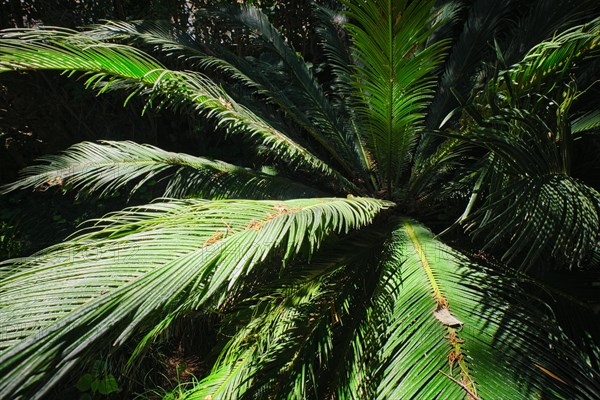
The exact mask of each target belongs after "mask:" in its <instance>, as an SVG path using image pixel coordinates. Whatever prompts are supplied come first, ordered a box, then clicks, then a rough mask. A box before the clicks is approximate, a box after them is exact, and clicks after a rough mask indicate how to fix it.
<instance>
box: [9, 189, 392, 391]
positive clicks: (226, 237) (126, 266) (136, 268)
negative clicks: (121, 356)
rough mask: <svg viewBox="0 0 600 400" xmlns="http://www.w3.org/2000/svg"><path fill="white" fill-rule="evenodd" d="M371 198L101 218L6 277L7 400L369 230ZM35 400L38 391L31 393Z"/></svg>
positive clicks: (230, 204)
mask: <svg viewBox="0 0 600 400" xmlns="http://www.w3.org/2000/svg"><path fill="white" fill-rule="evenodd" d="M387 205H388V203H384V202H382V201H379V200H373V199H362V198H355V199H310V200H291V201H287V202H284V201H263V202H258V201H249V200H239V201H201V200H190V201H173V202H167V203H157V204H153V205H148V206H145V207H142V208H134V209H129V210H126V211H124V212H120V213H115V214H113V215H109V216H107V217H105V218H102V219H100V220H99V221H98V222H97V224H96V226H95V227H94V228H93V230H92V231H91V232H90V233H83V234H81V235H79V236H75V237H73V238H72V239H70V240H68V241H66V242H64V243H62V244H59V245H56V246H54V247H51V248H49V249H47V250H45V251H43V252H41V253H39V254H37V255H35V256H33V257H31V258H28V259H24V260H16V261H13V262H10V263H9V264H5V265H4V268H3V270H2V271H1V274H2V275H1V280H0V294H1V296H0V307H1V308H2V310H3V312H2V316H1V320H0V322H1V323H0V327H2V329H3V332H2V335H0V336H1V337H2V342H1V347H2V352H1V353H0V370H1V371H2V373H1V374H0V376H1V378H0V388H1V394H2V396H3V397H15V396H17V395H21V396H24V395H25V394H26V393H28V394H29V395H32V397H29V398H40V397H41V396H42V395H43V394H44V393H45V392H46V391H47V390H49V389H50V388H51V387H52V386H54V385H55V384H56V383H57V381H59V380H60V378H61V377H63V376H64V375H65V374H66V373H67V372H68V371H69V370H71V369H72V368H73V367H74V366H76V365H77V363H78V362H79V361H80V360H81V357H83V356H84V355H85V354H88V352H89V351H92V350H93V349H98V348H99V347H100V348H102V347H104V346H106V344H107V343H112V344H113V345H115V346H118V345H120V344H122V343H123V342H124V341H126V340H127V339H128V338H129V337H130V336H131V335H132V334H133V333H140V332H143V331H144V330H148V329H149V328H148V327H152V326H153V325H154V324H157V323H159V321H160V320H161V319H162V318H164V316H165V315H168V314H170V313H172V312H176V311H177V312H184V311H186V310H191V309H197V308H199V307H205V308H206V307H209V306H211V305H213V306H214V305H217V306H218V305H219V304H223V302H224V301H225V299H227V298H229V297H230V296H232V295H233V293H235V291H236V290H239V289H240V288H241V287H242V286H243V281H244V279H243V278H244V277H245V276H246V275H247V274H249V273H251V272H252V271H253V270H254V269H255V268H257V266H258V265H260V264H261V263H262V262H264V261H265V260H266V259H267V258H268V257H269V256H274V255H275V253H276V254H277V256H276V259H278V260H279V263H280V265H281V263H285V262H286V261H287V260H289V259H290V258H291V257H292V256H294V255H296V254H298V253H299V252H300V251H304V252H306V253H307V254H310V253H312V252H314V251H315V250H316V249H317V248H318V247H319V245H320V244H321V242H322V241H323V240H324V238H326V237H328V236H330V235H332V234H334V233H345V232H348V231H350V230H352V229H356V228H359V227H362V226H364V225H366V224H368V223H370V222H371V221H372V220H373V218H374V217H375V216H376V215H377V214H378V213H379V212H380V211H381V210H382V209H384V208H385V207H386V206H387ZM34 393H35V394H34Z"/></svg>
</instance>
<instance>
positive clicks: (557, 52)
mask: <svg viewBox="0 0 600 400" xmlns="http://www.w3.org/2000/svg"><path fill="white" fill-rule="evenodd" d="M598 35H600V17H598V18H596V19H594V20H593V21H590V22H589V23H586V24H583V25H578V26H574V27H572V28H569V29H567V30H565V31H563V32H561V33H560V34H557V35H556V36H555V37H553V38H552V39H549V40H546V41H543V42H541V43H539V44H538V45H536V46H535V47H533V48H532V49H531V50H530V51H529V52H528V53H527V54H526V55H525V57H523V59H522V60H521V61H520V62H519V63H517V64H515V65H513V66H511V67H510V76H511V79H512V81H513V82H516V83H517V85H515V90H517V91H518V92H519V93H521V94H522V95H525V94H527V93H528V92H529V91H532V90H533V91H535V92H536V93H548V92H549V91H550V90H551V89H552V88H553V87H554V86H556V83H557V82H560V81H561V80H562V78H563V77H564V76H566V75H567V73H568V72H569V71H572V70H573V67H574V65H575V63H577V62H581V61H582V60H585V59H586V58H590V57H592V56H593V55H594V54H598V49H599V48H600V47H599V44H598Z"/></svg>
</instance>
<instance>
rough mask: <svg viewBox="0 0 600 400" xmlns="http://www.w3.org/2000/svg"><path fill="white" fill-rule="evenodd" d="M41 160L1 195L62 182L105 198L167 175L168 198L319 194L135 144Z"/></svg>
mask: <svg viewBox="0 0 600 400" xmlns="http://www.w3.org/2000/svg"><path fill="white" fill-rule="evenodd" d="M39 161H40V162H41V164H38V165H34V166H30V167H27V168H25V169H24V170H23V171H22V173H21V174H22V177H21V179H19V180H18V181H17V182H15V183H12V184H9V185H6V186H4V187H3V188H1V189H0V193H6V192H8V191H11V190H17V189H25V188H42V189H43V190H45V189H47V188H48V187H50V186H63V187H65V188H66V189H67V190H71V189H73V190H77V191H85V192H99V195H100V196H105V195H111V194H112V193H114V191H115V190H117V189H120V188H122V187H124V186H125V187H127V185H128V184H130V183H132V182H137V184H136V185H135V186H134V187H133V188H132V192H133V191H135V190H136V189H138V188H139V187H140V186H142V185H143V184H144V183H146V182H147V181H148V180H150V179H168V183H167V186H166V192H165V195H166V196H169V197H204V198H214V197H217V198H242V197H245V198H249V199H261V198H262V199H266V198H280V199H285V198H293V197H297V198H302V197H317V196H318V195H319V191H318V190H315V189H311V188H309V187H308V186H304V185H302V184H299V183H295V182H293V181H290V180H288V179H285V178H281V177H275V176H270V175H267V174H263V173H260V172H257V171H254V170H252V169H249V168H242V167H238V166H235V165H232V164H228V163H226V162H223V161H217V160H212V159H208V158H203V157H194V156H190V155H187V154H181V153H172V152H168V151H164V150H161V149H159V148H157V147H154V146H150V145H142V144H137V143H133V142H113V141H103V142H101V143H99V144H97V143H91V142H83V143H79V144H76V145H74V146H72V147H70V148H69V149H67V150H66V151H64V152H63V153H62V154H59V155H55V156H46V157H43V158H41V159H40V160H39Z"/></svg>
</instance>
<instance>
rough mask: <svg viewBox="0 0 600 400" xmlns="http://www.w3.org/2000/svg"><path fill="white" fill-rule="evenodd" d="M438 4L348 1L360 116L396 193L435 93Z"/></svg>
mask: <svg viewBox="0 0 600 400" xmlns="http://www.w3.org/2000/svg"><path fill="white" fill-rule="evenodd" d="M433 3H434V2H433V1H425V2H411V3H410V4H409V2H407V1H392V0H378V1H370V2H364V1H358V0H357V1H345V2H344V4H346V5H347V6H348V8H349V11H348V15H349V17H350V21H351V22H349V23H348V24H347V25H346V27H347V30H348V32H349V33H350V36H351V40H352V44H353V50H354V52H355V53H354V54H355V57H356V58H357V60H358V65H357V67H356V68H355V71H356V72H355V74H356V76H355V79H356V82H355V85H356V87H355V95H356V97H357V104H356V107H355V110H356V111H355V112H356V113H357V114H358V115H359V117H360V124H359V125H360V128H361V134H362V135H363V137H364V140H365V143H366V146H367V148H368V149H369V151H370V152H371V153H372V154H373V159H374V164H375V165H376V168H377V174H378V178H379V180H380V182H379V185H380V187H381V188H383V189H385V190H387V191H388V192H390V193H391V192H393V190H394V188H395V187H396V186H397V184H398V182H399V180H400V177H401V176H402V174H403V173H404V172H405V169H406V165H407V162H408V161H409V158H410V151H411V150H412V148H413V144H414V142H415V139H416V137H417V134H418V132H419V131H420V128H421V126H422V121H423V117H424V112H425V107H426V105H427V103H428V101H429V100H430V99H431V97H432V95H433V83H434V80H433V76H432V75H431V74H432V72H433V71H434V70H435V69H436V68H437V67H438V66H439V64H440V63H441V62H442V58H443V52H444V50H445V47H446V45H445V42H437V43H434V44H432V45H430V46H426V43H427V39H428V37H429V35H430V33H431V32H432V30H434V29H435V28H434V26H433V18H434V17H433V13H432V12H431V11H432V7H433Z"/></svg>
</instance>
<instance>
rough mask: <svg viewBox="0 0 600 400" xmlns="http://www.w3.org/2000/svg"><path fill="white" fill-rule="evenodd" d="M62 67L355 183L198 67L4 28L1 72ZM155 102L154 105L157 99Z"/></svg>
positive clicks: (81, 37)
mask: <svg viewBox="0 0 600 400" xmlns="http://www.w3.org/2000/svg"><path fill="white" fill-rule="evenodd" d="M2 70H4V71H8V70H61V71H69V72H83V73H84V74H85V75H86V76H87V80H86V86H88V87H92V88H96V89H100V92H101V93H102V92H104V91H107V90H114V89H119V90H128V91H130V92H131V93H132V94H131V96H133V95H136V94H147V95H149V96H150V100H149V104H152V105H155V106H159V107H160V106H170V107H174V108H178V107H191V108H192V109H194V110H198V111H200V112H203V113H205V115H206V116H207V117H208V118H212V119H214V120H215V121H216V123H217V125H218V126H222V127H223V128H225V129H227V130H228V131H229V132H231V133H236V134H240V135H243V136H245V137H249V138H252V139H253V140H254V142H255V143H257V144H259V145H265V146H268V147H269V149H270V150H271V151H272V156H274V155H277V159H278V160H280V161H281V162H283V163H285V164H287V165H290V166H292V167H293V168H304V169H307V170H309V171H313V172H315V173H319V174H324V175H325V176H327V177H328V178H329V180H330V181H331V186H337V187H338V189H340V190H341V191H344V192H346V193H347V192H352V193H357V192H358V191H357V190H355V189H356V188H355V186H354V185H353V184H352V183H350V182H349V181H348V180H347V179H345V178H344V177H343V176H342V175H340V174H339V173H338V172H336V171H334V170H333V169H332V168H331V167H329V166H328V165H327V164H326V163H325V162H323V161H322V160H321V159H319V158H318V157H316V156H315V155H313V154H312V153H310V152H309V151H308V150H307V149H305V148H304V147H303V146H302V145H300V144H299V143H296V142H295V141H294V140H292V139H291V138H290V137H288V136H286V135H285V134H284V133H282V132H280V131H278V130H277V129H275V128H273V127H272V126H270V125H269V124H268V123H266V122H265V120H263V119H261V118H259V117H258V116H256V115H254V114H253V113H252V112H251V111H250V110H249V109H248V108H246V107H244V106H243V105H241V104H238V103H236V102H235V100H234V99H233V98H231V96H229V95H228V94H227V93H226V92H225V91H224V90H223V89H222V88H221V87H219V86H218V85H217V84H215V83H214V82H213V81H211V80H210V79H208V78H206V77H205V76H203V75H201V74H199V73H194V72H181V71H171V70H168V69H165V68H164V67H163V66H162V65H161V64H159V63H158V62H157V61H156V60H154V59H153V58H151V57H150V56H149V55H147V54H146V53H143V52H142V51H140V50H137V49H135V48H133V47H130V46H125V45H120V44H115V43H104V42H101V41H98V40H95V39H93V38H91V37H86V36H85V34H79V33H77V32H74V31H70V30H46V29H44V30H24V31H15V32H13V31H5V32H4V33H3V34H2V36H1V37H0V71H2ZM154 103H156V104H154Z"/></svg>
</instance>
